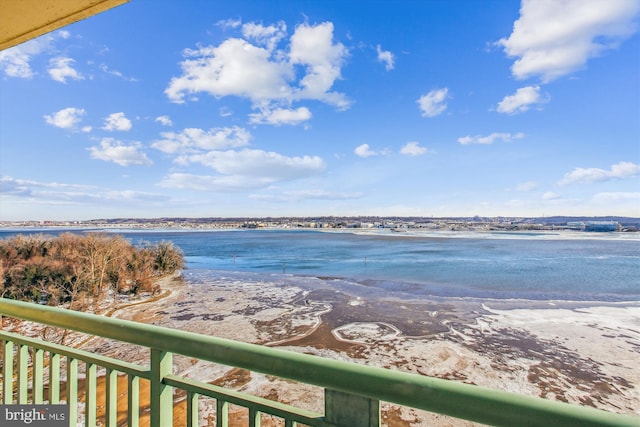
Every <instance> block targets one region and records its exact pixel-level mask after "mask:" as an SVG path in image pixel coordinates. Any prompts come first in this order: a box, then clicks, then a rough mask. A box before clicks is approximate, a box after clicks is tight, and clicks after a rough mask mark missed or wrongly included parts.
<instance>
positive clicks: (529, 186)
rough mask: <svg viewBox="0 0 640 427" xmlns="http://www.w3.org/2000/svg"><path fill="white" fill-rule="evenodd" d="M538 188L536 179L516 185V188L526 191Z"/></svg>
mask: <svg viewBox="0 0 640 427" xmlns="http://www.w3.org/2000/svg"><path fill="white" fill-rule="evenodd" d="M536 188H538V183H537V182H535V181H527V182H521V183H520V184H518V185H517V186H516V190H518V191H524V192H527V191H532V190H535V189H536Z"/></svg>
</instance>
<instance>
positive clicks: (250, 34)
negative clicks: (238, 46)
mask: <svg viewBox="0 0 640 427" xmlns="http://www.w3.org/2000/svg"><path fill="white" fill-rule="evenodd" d="M242 35H243V36H244V37H245V38H246V39H248V40H254V41H255V42H256V43H257V44H259V45H262V46H265V47H266V48H267V50H269V51H273V50H274V49H275V47H276V46H277V44H278V43H279V42H280V40H282V39H283V38H284V37H285V36H286V35H287V25H286V24H285V23H284V22H283V21H280V22H278V23H277V24H276V25H269V26H266V27H265V26H264V25H262V24H258V23H255V22H249V23H247V24H244V25H243V26H242Z"/></svg>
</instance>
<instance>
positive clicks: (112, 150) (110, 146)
mask: <svg viewBox="0 0 640 427" xmlns="http://www.w3.org/2000/svg"><path fill="white" fill-rule="evenodd" d="M141 147H142V144H140V143H139V142H136V143H133V144H131V145H124V144H122V142H120V141H118V140H115V139H113V138H103V139H102V141H100V146H99V147H91V148H89V151H90V152H91V158H92V159H97V160H104V161H106V162H113V163H117V164H119V165H120V166H129V165H151V164H153V162H152V161H151V160H150V159H149V158H148V157H147V155H146V154H144V153H143V152H141V151H140V148H141Z"/></svg>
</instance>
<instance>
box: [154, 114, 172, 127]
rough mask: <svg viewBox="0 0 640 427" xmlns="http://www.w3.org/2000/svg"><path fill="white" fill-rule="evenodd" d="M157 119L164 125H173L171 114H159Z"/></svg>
mask: <svg viewBox="0 0 640 427" xmlns="http://www.w3.org/2000/svg"><path fill="white" fill-rule="evenodd" d="M155 121H156V122H158V123H160V124H161V125H162V126H173V122H172V121H171V118H170V117H169V116H158V117H156V119H155Z"/></svg>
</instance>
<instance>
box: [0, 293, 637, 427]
mask: <svg viewBox="0 0 640 427" xmlns="http://www.w3.org/2000/svg"><path fill="white" fill-rule="evenodd" d="M0 315H7V316H11V317H15V318H19V319H23V320H30V321H34V322H39V323H43V324H47V325H51V326H57V327H61V328H65V329H71V330H75V331H79V332H84V333H87V334H92V335H96V336H101V337H105V338H111V339H115V340H119V341H124V342H128V343H133V344H137V345H141V346H144V347H149V348H154V349H158V350H163V351H167V352H171V353H175V354H181V355H184V356H188V357H193V358H197V359H201V360H205V361H210V362H216V363H221V364H224V365H228V366H235V367H240V368H244V369H248V370H251V371H256V372H261V373H264V374H268V375H274V376H277V377H281V378H287V379H290V380H295V381H298V382H302V383H307V384H312V385H316V386H320V387H324V388H329V389H333V390H338V391H342V392H345V393H350V394H355V395H360V396H365V397H369V398H372V399H378V400H382V401H385V402H390V403H396V404H400V405H404V406H409V407H413V408H417V409H423V410H427V411H433V412H437V413H441V414H446V415H451V416H453V417H457V418H464V419H468V420H472V421H477V422H481V423H486V424H493V425H522V426H527V425H541V424H544V425H545V426H553V425H569V424H572V423H573V424H575V425H577V424H579V425H583V426H588V425H594V426H595V425H600V426H602V425H610V426H614V425H615V426H625V425H628V426H635V427H637V425H638V418H635V417H631V416H626V415H619V414H613V413H609V412H605V411H600V410H596V409H593V408H588V407H583V406H578V405H570V404H566V403H562V402H555V401H550V400H546V399H541V398H536V397H530V396H523V395H517V394H514V393H507V392H502V391H497V390H491V389H487V388H483V387H478V386H473V385H468V384H462V383H456V382H453V381H447V380H442V379H438V378H430V377H425V376H420V375H415V374H409V373H403V372H397V371H391V370H388V369H383V368H376V367H371V366H364V365H358V364H353V363H347V362H342V361H337V360H331V359H325V358H321V357H317V356H311V355H306V354H300V353H295V352H292V351H285V350H280V349H274V348H270V347H265V346H260V345H255V344H248V343H242V342H237V341H231V340H226V339H222V338H216V337H211V336H206V335H202V334H196V333H192V332H186V331H180V330H175V329H170V328H165V327H160V326H154V325H148V324H143V323H137V322H132V321H127V320H122V319H114V318H110V317H103V316H97V315H93V314H89V313H82V312H76V311H71V310H65V309H60V308H56V307H48V306H42V305H38V304H33V303H26V302H21V301H13V300H8V299H4V298H0Z"/></svg>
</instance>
